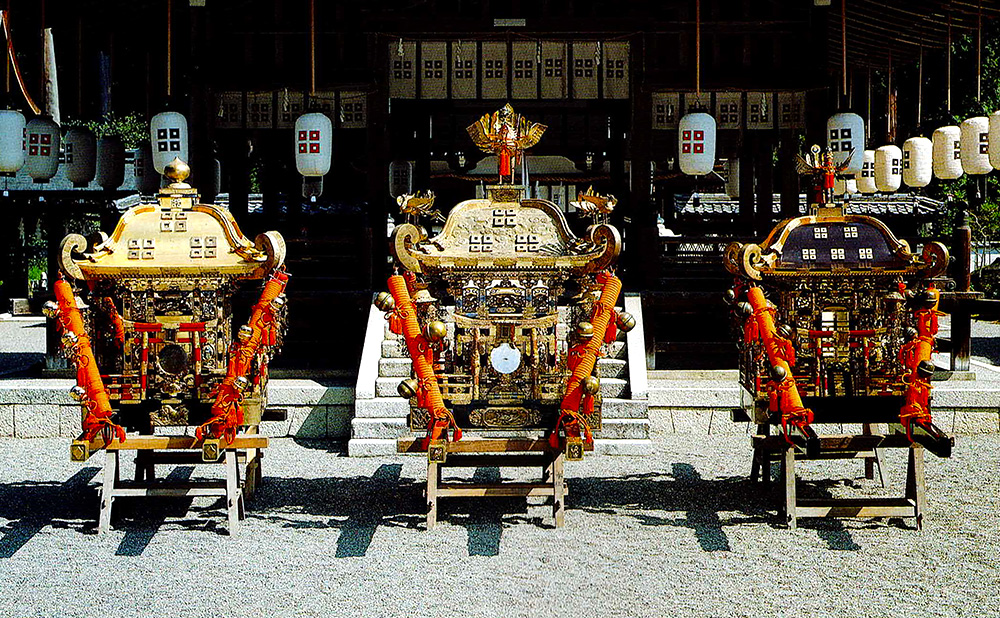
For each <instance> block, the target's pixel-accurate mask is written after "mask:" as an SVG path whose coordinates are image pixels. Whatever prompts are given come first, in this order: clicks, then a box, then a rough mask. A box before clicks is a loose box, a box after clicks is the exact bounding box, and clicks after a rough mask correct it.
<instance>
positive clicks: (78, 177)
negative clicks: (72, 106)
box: [62, 127, 97, 188]
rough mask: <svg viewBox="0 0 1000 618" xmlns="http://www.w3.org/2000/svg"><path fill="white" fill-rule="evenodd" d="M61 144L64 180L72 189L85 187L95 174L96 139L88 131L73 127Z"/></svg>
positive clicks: (91, 132)
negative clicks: (64, 168)
mask: <svg viewBox="0 0 1000 618" xmlns="http://www.w3.org/2000/svg"><path fill="white" fill-rule="evenodd" d="M62 144H63V164H64V165H65V166H66V178H68V179H69V181H70V182H72V183H73V186H74V187H77V188H81V187H86V186H87V185H89V184H90V181H91V180H93V179H94V174H95V173H96V172H97V138H96V137H94V133H93V131H91V130H90V129H85V128H82V127H73V128H72V129H70V130H69V131H66V136H65V137H64V138H63V140H62Z"/></svg>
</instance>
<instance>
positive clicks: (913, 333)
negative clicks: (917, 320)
mask: <svg viewBox="0 0 1000 618" xmlns="http://www.w3.org/2000/svg"><path fill="white" fill-rule="evenodd" d="M919 334H920V332H919V331H917V329H915V328H913V327H912V326H907V327H906V330H905V331H904V332H903V336H904V337H906V340H907V341H913V340H914V339H915V338H916V337H917V335H919Z"/></svg>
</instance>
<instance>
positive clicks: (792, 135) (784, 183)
mask: <svg viewBox="0 0 1000 618" xmlns="http://www.w3.org/2000/svg"><path fill="white" fill-rule="evenodd" d="M797 137H798V135H797V133H796V132H795V131H793V130H785V131H782V132H781V151H780V154H779V155H778V167H779V169H780V172H779V173H780V174H781V216H782V217H785V218H788V217H797V216H799V172H798V168H797V166H796V159H795V155H796V154H798V139H797Z"/></svg>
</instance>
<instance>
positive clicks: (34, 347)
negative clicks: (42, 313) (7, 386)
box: [0, 317, 46, 377]
mask: <svg viewBox="0 0 1000 618" xmlns="http://www.w3.org/2000/svg"><path fill="white" fill-rule="evenodd" d="M45 328H46V324H45V318H42V317H32V318H16V319H9V318H8V319H0V377H12V376H14V375H18V374H23V373H24V372H26V371H27V370H29V369H30V368H31V367H32V366H34V365H37V364H39V363H41V362H42V361H44V360H45Z"/></svg>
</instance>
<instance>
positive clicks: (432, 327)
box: [424, 320, 448, 341]
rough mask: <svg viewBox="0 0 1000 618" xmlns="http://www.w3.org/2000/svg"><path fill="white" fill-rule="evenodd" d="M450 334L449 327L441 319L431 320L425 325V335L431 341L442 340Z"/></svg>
mask: <svg viewBox="0 0 1000 618" xmlns="http://www.w3.org/2000/svg"><path fill="white" fill-rule="evenodd" d="M447 336H448V327H447V326H446V325H445V323H444V322H442V321H440V320H431V321H430V322H428V323H427V326H425V327H424V337H427V339H428V340H429V341H440V340H442V339H444V338H445V337H447Z"/></svg>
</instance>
